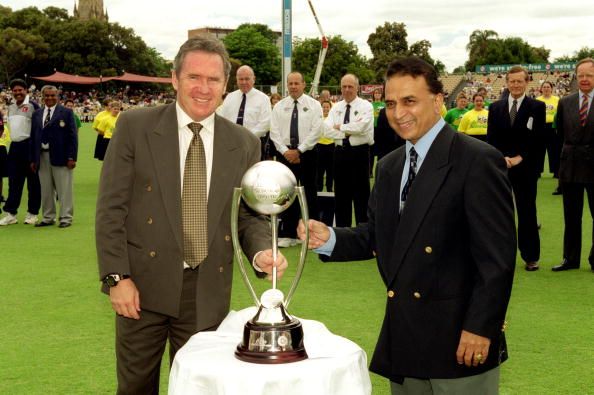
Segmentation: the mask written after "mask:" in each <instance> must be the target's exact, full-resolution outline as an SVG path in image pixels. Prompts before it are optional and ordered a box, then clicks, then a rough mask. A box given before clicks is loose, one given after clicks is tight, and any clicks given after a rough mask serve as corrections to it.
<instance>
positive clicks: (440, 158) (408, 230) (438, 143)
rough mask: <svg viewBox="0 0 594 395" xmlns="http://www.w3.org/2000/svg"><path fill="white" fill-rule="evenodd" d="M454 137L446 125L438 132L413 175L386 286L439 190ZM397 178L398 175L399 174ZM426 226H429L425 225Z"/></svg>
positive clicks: (448, 166) (392, 277) (447, 168)
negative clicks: (417, 170)
mask: <svg viewBox="0 0 594 395" xmlns="http://www.w3.org/2000/svg"><path fill="white" fill-rule="evenodd" d="M454 133H455V132H453V131H452V130H451V129H450V128H449V127H448V126H447V125H446V126H445V127H444V128H443V129H442V130H441V131H440V132H439V134H438V135H437V137H436V138H435V140H434V141H433V144H432V145H431V148H430V149H429V152H428V153H427V157H426V158H425V159H424V161H423V165H422V166H421V169H420V170H419V174H417V176H416V178H415V180H414V182H413V186H412V188H411V189H410V192H409V195H408V198H407V202H406V207H405V208H404V210H403V211H402V214H401V215H400V220H399V221H398V225H397V228H396V236H395V242H394V248H395V255H394V258H395V259H394V262H393V263H392V262H391V263H390V266H389V267H388V271H387V275H388V283H391V282H392V281H393V280H394V277H395V276H396V274H397V273H398V270H399V269H400V266H401V265H402V262H403V261H404V259H405V257H406V254H407V252H408V250H409V248H410V245H411V243H412V242H413V240H414V239H415V237H416V234H417V231H418V230H419V227H420V226H421V224H422V223H423V221H424V219H425V216H426V214H427V211H428V210H429V208H430V206H431V203H432V202H433V199H434V197H435V195H436V194H437V192H438V191H439V190H440V189H441V186H442V184H443V182H444V181H445V179H446V176H447V174H448V172H449V170H450V168H451V165H450V163H449V153H450V148H451V145H452V140H453V138H454ZM403 166H404V164H403V165H402V167H403ZM400 174H402V171H401V172H400ZM398 185H399V183H398ZM398 201H400V198H398ZM396 206H397V205H396ZM396 215H397V213H396ZM427 226H431V225H430V224H428V225H427Z"/></svg>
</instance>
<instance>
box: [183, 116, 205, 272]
mask: <svg viewBox="0 0 594 395" xmlns="http://www.w3.org/2000/svg"><path fill="white" fill-rule="evenodd" d="M188 127H189V128H190V130H191V131H192V133H194V137H192V141H191V142H190V148H188V155H187V156H186V164H185V167H184V186H183V192H182V226H183V234H184V261H185V262H186V263H187V264H188V265H189V266H190V267H191V268H192V269H195V268H196V267H197V266H198V265H199V264H200V263H202V261H203V260H204V258H206V256H207V255H208V231H207V230H208V229H207V228H208V226H207V208H208V207H207V205H208V202H207V199H206V156H205V154H204V145H203V144H202V138H201V137H200V130H201V129H202V125H201V124H199V123H195V122H193V123H190V124H188Z"/></svg>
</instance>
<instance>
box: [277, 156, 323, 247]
mask: <svg viewBox="0 0 594 395" xmlns="http://www.w3.org/2000/svg"><path fill="white" fill-rule="evenodd" d="M317 156H318V155H317V152H316V150H315V149H312V150H309V151H306V152H304V153H302V154H301V157H300V160H301V161H300V163H299V164H296V165H294V164H291V163H289V162H288V161H287V160H286V159H285V157H284V156H283V155H281V154H280V153H278V154H277V160H278V161H279V162H281V163H282V164H284V165H286V166H287V167H288V168H289V169H291V171H292V172H293V174H294V175H295V178H296V179H297V182H299V184H300V185H301V186H302V187H303V188H304V189H305V200H306V201H307V212H308V215H309V218H310V219H316V220H317V219H319V217H320V213H319V211H320V210H319V208H318V191H317V190H316V169H317ZM299 218H301V208H300V206H299V202H298V201H297V199H295V201H294V202H293V204H292V205H291V206H290V207H289V208H288V209H287V210H286V211H284V212H283V213H281V214H280V225H279V230H278V237H288V238H291V239H295V238H296V237H297V223H298V222H299Z"/></svg>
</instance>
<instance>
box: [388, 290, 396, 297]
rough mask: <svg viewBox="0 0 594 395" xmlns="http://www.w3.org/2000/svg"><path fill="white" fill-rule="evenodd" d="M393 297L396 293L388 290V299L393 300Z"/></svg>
mask: <svg viewBox="0 0 594 395" xmlns="http://www.w3.org/2000/svg"><path fill="white" fill-rule="evenodd" d="M394 295H396V292H394V291H392V290H389V291H388V298H393V297H394Z"/></svg>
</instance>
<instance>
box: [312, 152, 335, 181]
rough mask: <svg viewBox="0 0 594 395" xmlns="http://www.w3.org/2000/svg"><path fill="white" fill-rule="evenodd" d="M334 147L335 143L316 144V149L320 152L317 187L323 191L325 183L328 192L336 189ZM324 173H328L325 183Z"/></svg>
mask: <svg viewBox="0 0 594 395" xmlns="http://www.w3.org/2000/svg"><path fill="white" fill-rule="evenodd" d="M334 147H335V144H334V143H332V144H317V145H316V148H315V149H316V151H317V152H318V169H317V176H316V178H317V180H316V188H317V190H318V191H323V190H324V185H325V186H326V192H332V191H333V190H334ZM324 175H326V182H325V183H324Z"/></svg>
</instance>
